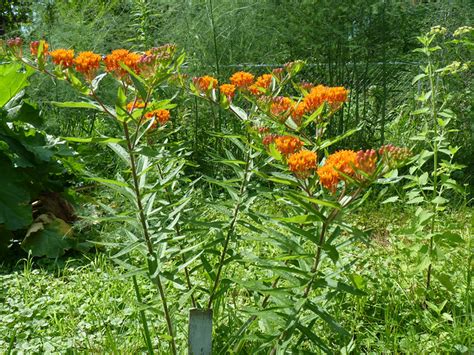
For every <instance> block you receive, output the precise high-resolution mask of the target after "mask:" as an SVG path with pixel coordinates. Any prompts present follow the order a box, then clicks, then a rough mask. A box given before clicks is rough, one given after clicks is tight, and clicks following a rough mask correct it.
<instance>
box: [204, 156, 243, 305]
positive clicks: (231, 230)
mask: <svg viewBox="0 0 474 355" xmlns="http://www.w3.org/2000/svg"><path fill="white" fill-rule="evenodd" d="M251 152H252V150H249V152H248V153H247V157H246V160H245V171H244V176H243V178H242V183H241V184H240V191H239V201H238V202H237V204H236V205H235V207H234V211H233V213H232V220H231V222H230V225H229V229H228V230H227V235H226V238H225V241H224V247H223V249H222V252H221V255H220V257H219V266H218V268H217V273H216V278H215V280H214V285H213V286H212V290H211V294H210V296H209V302H208V304H207V308H211V307H212V302H213V301H214V297H215V294H216V292H217V288H218V286H219V284H220V277H221V273H222V269H223V267H224V261H225V256H226V255H227V248H228V247H229V242H230V240H231V238H232V236H233V234H234V230H235V223H236V222H237V218H238V216H239V210H240V206H241V205H242V198H243V195H244V193H245V189H246V187H247V183H248V181H247V180H248V173H249V167H250V155H251Z"/></svg>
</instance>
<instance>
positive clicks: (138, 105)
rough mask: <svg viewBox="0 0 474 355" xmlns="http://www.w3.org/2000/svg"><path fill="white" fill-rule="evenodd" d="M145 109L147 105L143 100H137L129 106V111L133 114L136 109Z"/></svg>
mask: <svg viewBox="0 0 474 355" xmlns="http://www.w3.org/2000/svg"><path fill="white" fill-rule="evenodd" d="M144 107H145V103H144V102H143V101H142V100H137V101H135V102H129V103H128V104H127V111H128V112H132V111H133V110H135V109H136V108H144Z"/></svg>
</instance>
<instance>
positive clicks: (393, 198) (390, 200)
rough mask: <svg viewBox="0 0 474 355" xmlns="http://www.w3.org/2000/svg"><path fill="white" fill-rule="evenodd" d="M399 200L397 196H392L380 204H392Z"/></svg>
mask: <svg viewBox="0 0 474 355" xmlns="http://www.w3.org/2000/svg"><path fill="white" fill-rule="evenodd" d="M399 199H400V198H399V197H398V196H392V197H389V198H387V199H386V200H384V201H383V202H382V204H385V203H393V202H396V201H398V200H399Z"/></svg>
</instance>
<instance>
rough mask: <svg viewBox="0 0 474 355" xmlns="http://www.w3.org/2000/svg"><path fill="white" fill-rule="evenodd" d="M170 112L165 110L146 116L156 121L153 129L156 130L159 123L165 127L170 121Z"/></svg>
mask: <svg viewBox="0 0 474 355" xmlns="http://www.w3.org/2000/svg"><path fill="white" fill-rule="evenodd" d="M170 116H171V115H170V112H169V111H168V110H164V109H158V110H153V111H150V112H147V113H146V114H145V118H146V119H148V120H151V119H155V121H154V122H153V124H152V125H151V128H156V126H157V122H158V123H159V124H161V125H164V124H165V123H166V122H168V121H169V119H170Z"/></svg>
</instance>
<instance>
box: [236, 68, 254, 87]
mask: <svg viewBox="0 0 474 355" xmlns="http://www.w3.org/2000/svg"><path fill="white" fill-rule="evenodd" d="M253 79H254V75H253V74H251V73H247V72H245V71H238V72H237V73H234V74H232V76H231V77H230V82H231V84H233V85H235V86H237V87H239V88H246V87H248V86H250V85H252V83H253Z"/></svg>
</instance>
